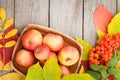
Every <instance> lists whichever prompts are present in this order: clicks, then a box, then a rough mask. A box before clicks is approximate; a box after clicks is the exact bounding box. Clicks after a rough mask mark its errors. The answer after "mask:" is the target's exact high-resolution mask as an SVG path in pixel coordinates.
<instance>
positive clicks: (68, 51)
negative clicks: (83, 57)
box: [58, 45, 80, 66]
mask: <svg viewBox="0 0 120 80" xmlns="http://www.w3.org/2000/svg"><path fill="white" fill-rule="evenodd" d="M79 57H80V55H79V51H78V50H77V48H75V47H73V46H69V45H68V46H65V47H63V48H62V49H61V50H60V51H59V52H58V60H59V62H60V63H61V64H63V65H65V66H72V65H74V64H75V63H77V61H78V60H79Z"/></svg>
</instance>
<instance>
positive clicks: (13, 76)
mask: <svg viewBox="0 0 120 80" xmlns="http://www.w3.org/2000/svg"><path fill="white" fill-rule="evenodd" d="M0 80H25V77H24V76H22V75H20V74H19V73H16V72H12V73H8V74H6V75H3V76H1V77H0Z"/></svg>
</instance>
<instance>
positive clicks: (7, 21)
mask: <svg viewBox="0 0 120 80" xmlns="http://www.w3.org/2000/svg"><path fill="white" fill-rule="evenodd" d="M11 25H13V18H10V19H8V20H6V22H5V23H4V27H3V29H4V30H6V29H8V28H9V27H10V26H11Z"/></svg>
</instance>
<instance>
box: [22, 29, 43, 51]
mask: <svg viewBox="0 0 120 80" xmlns="http://www.w3.org/2000/svg"><path fill="white" fill-rule="evenodd" d="M41 44H42V34H41V33H40V32H39V31H38V30H35V29H31V30H29V31H27V32H25V33H24V34H23V36H22V45H23V46H24V48H25V49H28V50H31V51H33V50H35V48H36V47H37V46H38V45H41Z"/></svg>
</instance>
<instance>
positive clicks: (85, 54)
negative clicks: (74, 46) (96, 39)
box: [75, 37, 92, 60]
mask: <svg viewBox="0 0 120 80" xmlns="http://www.w3.org/2000/svg"><path fill="white" fill-rule="evenodd" d="M75 39H76V40H77V42H78V43H79V44H81V45H82V47H83V53H82V60H88V59H89V56H88V52H89V50H90V49H91V48H92V46H91V45H90V44H89V43H88V42H86V41H84V40H82V39H80V38H79V37H75Z"/></svg>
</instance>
